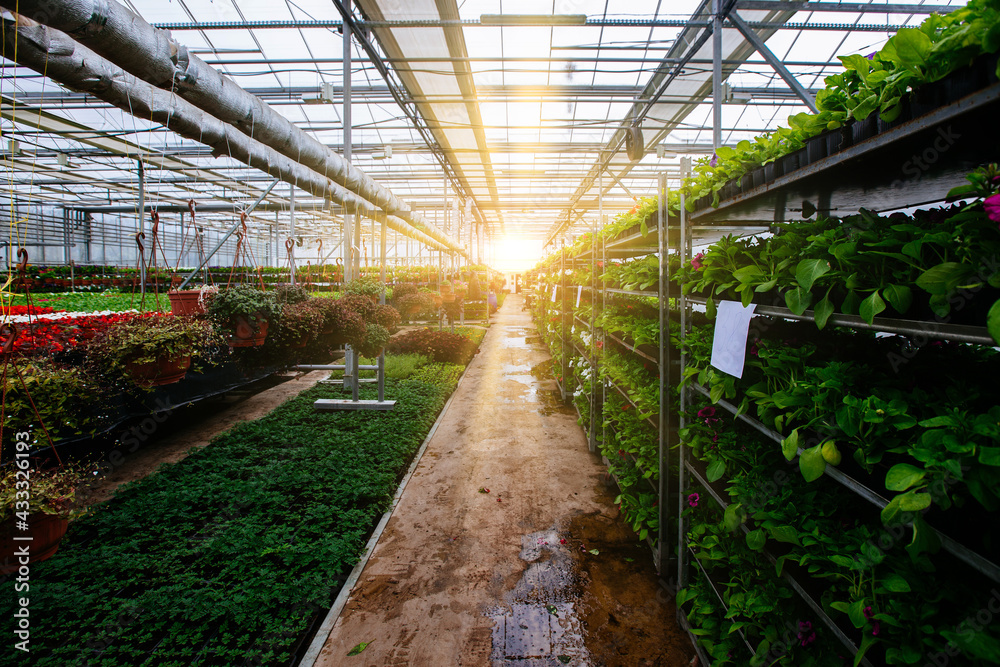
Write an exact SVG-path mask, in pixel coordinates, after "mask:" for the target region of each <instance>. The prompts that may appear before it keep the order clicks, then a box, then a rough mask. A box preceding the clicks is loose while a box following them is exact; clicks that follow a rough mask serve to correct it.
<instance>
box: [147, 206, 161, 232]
mask: <svg viewBox="0 0 1000 667" xmlns="http://www.w3.org/2000/svg"><path fill="white" fill-rule="evenodd" d="M149 218H150V219H151V220H152V221H153V236H156V232H157V230H158V229H159V227H160V214H159V212H157V211H152V212H151V213H150V214H149Z"/></svg>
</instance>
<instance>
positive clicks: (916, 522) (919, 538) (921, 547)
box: [906, 514, 941, 558]
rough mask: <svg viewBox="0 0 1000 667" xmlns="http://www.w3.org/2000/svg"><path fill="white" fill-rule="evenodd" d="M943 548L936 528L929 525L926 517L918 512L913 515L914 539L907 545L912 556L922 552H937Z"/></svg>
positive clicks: (907, 550)
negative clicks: (925, 519)
mask: <svg viewBox="0 0 1000 667" xmlns="http://www.w3.org/2000/svg"><path fill="white" fill-rule="evenodd" d="M940 548H941V538H939V537H938V534H937V533H936V532H934V529H933V528H931V527H930V526H928V525H927V522H926V521H924V517H923V516H921V515H920V514H917V515H916V516H914V517H913V539H912V540H911V541H910V543H909V544H908V545H907V546H906V552H907V553H908V554H910V557H911V558H916V557H917V556H919V555H920V554H922V553H937V551H938V549H940Z"/></svg>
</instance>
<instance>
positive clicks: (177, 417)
mask: <svg viewBox="0 0 1000 667" xmlns="http://www.w3.org/2000/svg"><path fill="white" fill-rule="evenodd" d="M328 375H329V373H328V372H326V371H313V372H311V373H304V374H302V373H299V374H289V375H288V376H286V377H287V378H290V379H284V378H279V379H282V380H284V381H282V382H281V384H278V385H277V386H273V387H270V388H268V389H265V390H264V391H261V392H259V393H253V394H249V395H248V394H247V393H245V392H235V391H234V392H230V393H229V394H227V395H226V396H225V397H224V398H222V399H210V401H208V402H206V404H204V405H198V406H193V407H189V408H183V409H181V410H179V411H177V412H176V413H174V414H172V415H170V416H169V417H167V418H166V419H165V420H164V421H163V423H162V424H158V425H157V431H153V432H152V433H151V434H150V435H149V436H148V437H147V436H145V435H144V434H143V432H142V431H138V432H137V436H139V441H140V446H139V447H138V449H136V450H135V451H134V452H130V451H129V450H130V449H132V447H133V446H132V445H130V446H124V445H123V446H122V447H121V448H120V449H119V450H116V452H117V455H116V454H115V453H114V452H113V453H112V454H111V455H110V456H109V457H108V459H107V460H106V461H105V463H104V464H103V465H102V466H101V470H102V473H101V475H100V476H99V477H98V478H97V479H95V480H92V481H91V482H90V483H89V484H88V486H87V488H86V489H83V490H81V491H79V492H78V493H77V500H78V502H79V504H80V506H81V507H90V506H92V505H96V504H98V503H102V502H104V501H106V500H108V499H110V498H111V497H112V496H113V495H114V492H115V490H116V489H117V488H118V487H120V486H121V485H123V484H127V483H128V482H133V481H135V480H139V479H142V478H144V477H148V476H149V475H151V474H153V473H154V472H155V471H156V469H157V468H158V467H159V466H160V465H162V464H168V463H177V462H178V461H180V460H182V459H184V458H185V457H186V456H187V455H188V454H189V453H190V451H191V450H193V449H198V448H201V447H206V446H208V444H209V443H210V442H211V441H212V438H214V437H215V436H217V435H219V434H220V433H224V432H225V431H228V430H229V429H230V428H232V427H233V426H234V425H236V424H237V423H239V422H242V421H252V420H254V419H257V418H259V417H263V416H264V415H266V414H267V413H268V412H270V411H271V410H273V409H274V408H276V407H278V406H279V405H281V404H282V403H284V402H285V401H287V400H288V399H290V398H292V397H294V396H297V395H298V394H300V393H301V392H303V391H305V390H306V389H309V388H310V387H312V386H313V385H314V384H316V383H317V382H318V381H319V380H322V379H324V378H326V377H327V376H328ZM158 431H159V432H158Z"/></svg>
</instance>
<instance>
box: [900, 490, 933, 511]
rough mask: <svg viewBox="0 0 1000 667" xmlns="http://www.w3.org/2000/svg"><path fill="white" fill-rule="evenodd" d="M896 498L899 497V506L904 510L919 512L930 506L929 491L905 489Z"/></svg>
mask: <svg viewBox="0 0 1000 667" xmlns="http://www.w3.org/2000/svg"><path fill="white" fill-rule="evenodd" d="M897 498H900V502H899V507H900V509H902V510H903V511H904V512H920V511H923V510H925V509H927V508H928V507H930V506H931V494H929V493H918V492H917V491H907V492H906V493H904V494H903V495H901V496H897Z"/></svg>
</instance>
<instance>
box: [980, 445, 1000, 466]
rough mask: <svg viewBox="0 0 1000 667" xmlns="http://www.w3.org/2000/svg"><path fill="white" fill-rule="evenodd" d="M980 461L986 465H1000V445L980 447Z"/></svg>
mask: <svg viewBox="0 0 1000 667" xmlns="http://www.w3.org/2000/svg"><path fill="white" fill-rule="evenodd" d="M979 462H980V463H982V464H983V465H984V466H1000V447H980V448H979Z"/></svg>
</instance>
